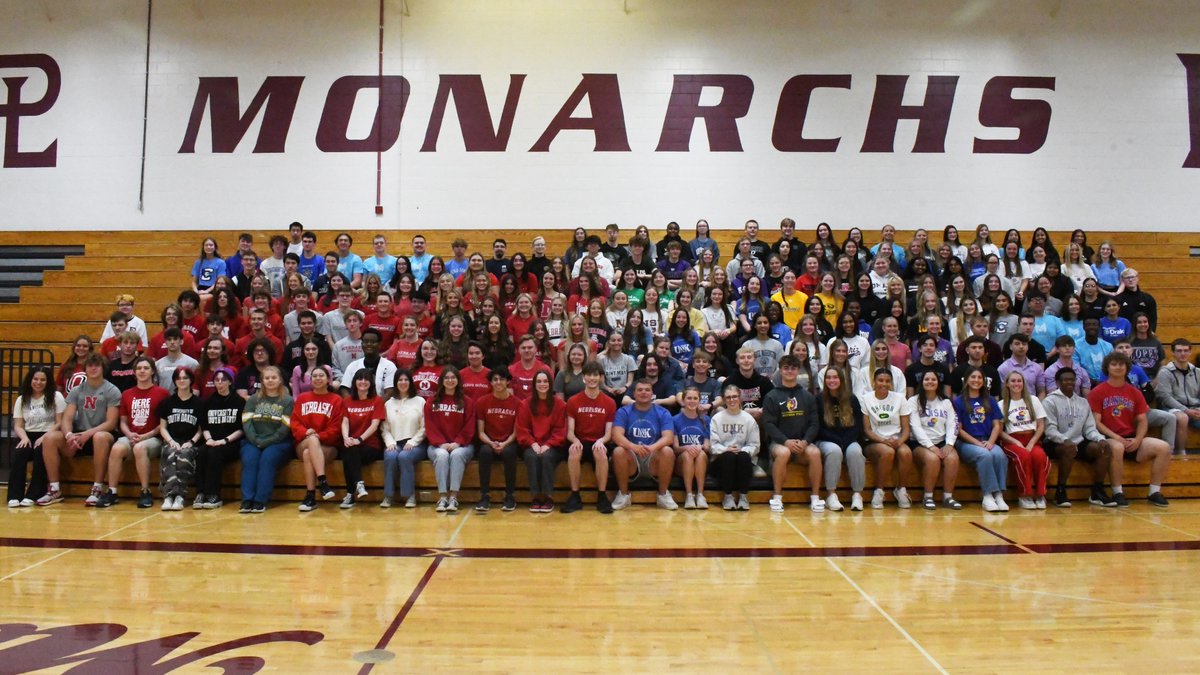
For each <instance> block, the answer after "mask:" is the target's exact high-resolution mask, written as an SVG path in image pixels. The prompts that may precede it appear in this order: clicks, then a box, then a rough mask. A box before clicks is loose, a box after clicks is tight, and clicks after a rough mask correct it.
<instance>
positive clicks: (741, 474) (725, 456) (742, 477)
mask: <svg viewBox="0 0 1200 675" xmlns="http://www.w3.org/2000/svg"><path fill="white" fill-rule="evenodd" d="M710 471H712V472H713V473H715V474H716V476H717V485H718V486H719V487H720V488H721V492H724V493H727V494H728V493H730V492H737V493H740V494H746V493H747V492H749V491H750V479H751V478H753V477H754V459H753V458H752V457H751V456H750V453H748V452H722V453H721V454H719V455H717V456H716V457H715V458H713V461H712V468H711V469H710Z"/></svg>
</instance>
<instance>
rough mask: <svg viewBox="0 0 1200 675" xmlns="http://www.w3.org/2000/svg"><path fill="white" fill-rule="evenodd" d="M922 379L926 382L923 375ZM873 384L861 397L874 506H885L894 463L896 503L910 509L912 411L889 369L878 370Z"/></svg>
mask: <svg viewBox="0 0 1200 675" xmlns="http://www.w3.org/2000/svg"><path fill="white" fill-rule="evenodd" d="M921 381H922V382H923V381H924V377H923V376H922V378H921ZM872 383H873V384H874V386H875V390H874V391H873V392H871V393H869V394H866V395H864V396H860V397H859V399H858V404H859V405H860V406H861V407H862V411H863V419H864V420H866V421H865V423H864V424H863V437H864V438H866V440H867V447H866V448H864V449H863V454H865V455H866V456H867V459H868V460H870V461H871V463H872V464H874V465H875V492H874V493H873V494H872V496H871V508H873V509H882V508H883V491H884V488H886V487H887V484H888V483H889V482H890V481H891V480H892V466H893V465H895V464H897V463H898V464H899V467H898V469H897V479H898V482H897V487H896V488H895V489H894V490H892V494H893V495H894V496H895V497H896V506H899V507H900V508H902V509H907V508H911V507H912V499H911V498H909V496H908V489H907V487H906V486H907V485H908V481H909V478H910V476H911V474H912V464H913V456H912V450H911V449H910V448H909V447H908V439H909V438H910V437H911V435H912V429H911V427H910V426H909V417H910V415H911V413H912V410H911V409H910V408H909V405H908V399H906V398H905V397H904V395H903V394H900V393H897V392H895V391H892V373H891V371H890V370H884V369H882V368H880V369H879V370H876V371H875V374H874V375H873V376H872Z"/></svg>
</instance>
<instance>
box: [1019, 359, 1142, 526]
mask: <svg viewBox="0 0 1200 675" xmlns="http://www.w3.org/2000/svg"><path fill="white" fill-rule="evenodd" d="M1013 344H1014V345H1019V344H1021V343H1020V341H1019V340H1016V341H1014V342H1013ZM1031 389H1033V385H1032V384H1031V383H1030V381H1029V380H1026V378H1025V377H1024V376H1023V375H1021V373H1020V371H1017V370H1013V371H1009V373H1008V375H1007V376H1005V378H1004V396H1003V402H1002V405H1001V410H1002V412H1003V413H1004V429H1003V430H1002V431H1001V432H1000V442H1001V447H1003V448H1004V453H1005V454H1006V455H1008V457H1009V459H1011V460H1012V463H1013V473H1015V474H1016V475H1017V489H1018V490H1019V491H1020V497H1019V498H1018V500H1017V505H1018V506H1020V507H1021V508H1023V509H1044V508H1046V477H1047V476H1048V475H1049V474H1050V462H1049V460H1048V459H1047V458H1046V451H1045V450H1043V449H1042V446H1041V443H1040V441H1041V440H1042V434H1044V433H1045V431H1046V411H1045V409H1044V408H1043V407H1042V402H1041V400H1039V399H1038V397H1037V396H1034V395H1033V393H1032V392H1031ZM1142 403H1143V405H1144V404H1145V401H1143V402H1142Z"/></svg>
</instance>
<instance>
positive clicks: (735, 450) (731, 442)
mask: <svg viewBox="0 0 1200 675" xmlns="http://www.w3.org/2000/svg"><path fill="white" fill-rule="evenodd" d="M723 398H724V400H725V408H723V409H722V410H719V411H718V412H717V414H715V415H713V417H712V421H711V422H710V423H709V435H710V447H711V449H712V470H713V472H714V473H716V475H717V486H718V487H719V488H720V490H721V492H723V493H725V497H724V498H723V499H722V500H721V508H723V509H725V510H726V511H734V510H737V511H749V510H750V500H749V499H748V498H747V497H746V494H747V493H748V492H749V491H750V480H751V479H752V478H753V477H754V462H755V460H756V458H757V456H758V449H759V446H760V444H761V440H760V439H761V437H760V435H759V431H758V422H756V421H755V420H754V418H753V417H751V416H750V413H748V412H746V411H745V410H742V397H741V395H740V390H739V389H738V387H737V385H736V384H730V385H727V386H726V387H725V390H724V392H723Z"/></svg>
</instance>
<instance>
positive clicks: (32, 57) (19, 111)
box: [0, 54, 62, 169]
mask: <svg viewBox="0 0 1200 675" xmlns="http://www.w3.org/2000/svg"><path fill="white" fill-rule="evenodd" d="M6 68H36V69H38V70H40V71H42V72H43V73H45V75H46V93H45V94H43V95H42V97H41V98H40V99H38V100H36V101H22V100H21V88H22V87H24V86H25V82H26V81H28V80H29V78H28V77H24V76H16V77H6V78H4V88H5V89H7V90H8V94H7V96H6V97H5V98H4V100H3V102H0V117H3V118H4V161H3V163H2V166H4V167H6V168H13V169H29V168H44V167H53V166H57V164H58V140H57V139H55V140H54V141H53V142H51V143H50V145H48V146H47V147H46V149H44V150H37V151H22V150H21V144H20V139H21V118H22V117H36V116H38V115H42V114H44V113H46V112H49V110H50V108H52V107H54V103H55V102H56V101H57V100H58V94H59V92H60V91H61V90H62V71H61V70H60V69H59V67H58V62H57V61H55V60H54V59H53V58H52V57H51V56H50V55H49V54H4V55H0V70H3V69H6Z"/></svg>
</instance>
